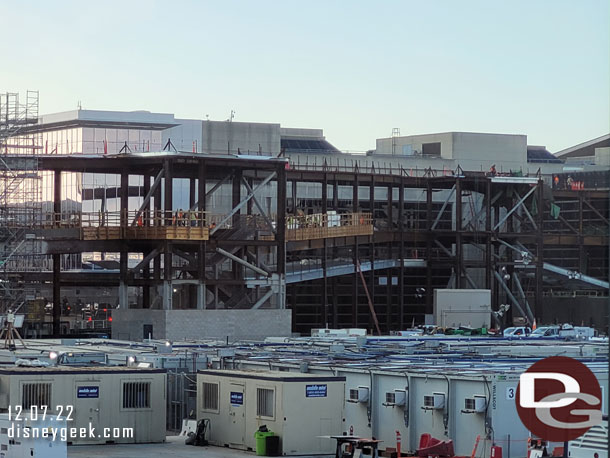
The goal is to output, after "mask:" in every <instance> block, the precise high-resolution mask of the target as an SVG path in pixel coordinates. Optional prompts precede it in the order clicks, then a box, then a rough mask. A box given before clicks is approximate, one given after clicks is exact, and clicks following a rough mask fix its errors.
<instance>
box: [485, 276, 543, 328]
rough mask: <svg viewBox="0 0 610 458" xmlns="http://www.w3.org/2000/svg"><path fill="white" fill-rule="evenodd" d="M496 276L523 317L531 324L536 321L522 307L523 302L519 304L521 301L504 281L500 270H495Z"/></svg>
mask: <svg viewBox="0 0 610 458" xmlns="http://www.w3.org/2000/svg"><path fill="white" fill-rule="evenodd" d="M494 276H495V277H496V280H498V283H499V284H500V286H501V287H502V289H503V290H504V292H505V293H506V295H507V296H508V298H509V299H510V301H511V302H512V303H513V305H514V306H515V307H516V308H517V310H519V312H521V315H523V317H524V318H525V319H526V320H528V322H529V324H530V325H531V324H532V323H533V322H534V320H533V319H532V318H531V317H530V316H529V315H528V314H527V313H525V311H524V310H523V308H522V307H521V304H519V301H518V300H517V299H516V298H515V296H514V295H513V293H512V292H511V290H510V288H509V287H508V286H506V283H504V279H503V278H502V276H501V275H500V274H499V273H498V272H495V271H494Z"/></svg>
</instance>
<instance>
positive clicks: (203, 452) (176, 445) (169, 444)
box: [68, 436, 330, 458]
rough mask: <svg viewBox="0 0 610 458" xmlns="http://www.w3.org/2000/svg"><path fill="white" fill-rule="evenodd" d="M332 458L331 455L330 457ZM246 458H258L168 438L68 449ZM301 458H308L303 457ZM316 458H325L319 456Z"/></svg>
mask: <svg viewBox="0 0 610 458" xmlns="http://www.w3.org/2000/svg"><path fill="white" fill-rule="evenodd" d="M329 456H330V455H329ZM96 457H99V458H170V457H180V458H191V457H193V458H194V457H198V458H201V457H205V458H245V457H250V458H254V457H256V454H255V453H254V452H242V451H240V450H233V449H230V448H223V447H212V446H209V447H194V446H192V445H184V437H179V436H168V437H167V441H166V442H165V443H163V444H126V445H73V446H70V447H68V458H96ZM300 458H308V457H305V456H302V457H300ZM315 458H323V456H322V455H318V456H316V457H315Z"/></svg>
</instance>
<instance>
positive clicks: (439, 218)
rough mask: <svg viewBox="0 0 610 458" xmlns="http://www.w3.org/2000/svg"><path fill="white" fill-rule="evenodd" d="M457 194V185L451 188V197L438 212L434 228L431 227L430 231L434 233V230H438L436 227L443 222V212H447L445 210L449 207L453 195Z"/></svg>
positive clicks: (448, 197)
mask: <svg viewBox="0 0 610 458" xmlns="http://www.w3.org/2000/svg"><path fill="white" fill-rule="evenodd" d="M454 192H455V185H453V187H452V188H451V190H450V191H449V195H448V196H447V199H445V202H443V206H442V207H441V209H440V210H439V212H438V215H436V219H435V220H434V222H433V223H432V227H430V230H431V231H433V230H434V228H436V225H437V224H438V222H439V221H440V220H441V216H443V212H444V211H445V208H447V205H449V201H450V200H451V198H452V197H453V193H454Z"/></svg>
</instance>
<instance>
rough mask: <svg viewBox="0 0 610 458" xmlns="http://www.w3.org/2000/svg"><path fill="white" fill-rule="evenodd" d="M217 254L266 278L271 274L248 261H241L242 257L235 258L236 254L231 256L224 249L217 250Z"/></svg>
mask: <svg viewBox="0 0 610 458" xmlns="http://www.w3.org/2000/svg"><path fill="white" fill-rule="evenodd" d="M216 252H217V253H219V254H221V255H223V256H225V257H227V258H229V259H231V260H233V261H235V262H236V263H238V264H241V265H242V266H244V267H246V268H248V269H250V270H253V271H254V272H256V273H258V274H260V275H262V276H264V277H268V276H269V274H268V273H267V272H265V271H264V270H263V269H260V268H259V267H257V266H255V265H254V264H250V263H249V262H248V261H245V260H243V259H241V258H240V257H238V256H235V255H234V254H231V253H229V252H228V251H226V250H223V249H222V248H216Z"/></svg>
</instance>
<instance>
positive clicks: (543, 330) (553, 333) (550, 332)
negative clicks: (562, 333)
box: [530, 326, 559, 338]
mask: <svg viewBox="0 0 610 458" xmlns="http://www.w3.org/2000/svg"><path fill="white" fill-rule="evenodd" d="M530 337H533V338H543V337H559V326H540V327H538V328H536V329H534V330H533V331H532V333H531V334H530Z"/></svg>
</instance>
